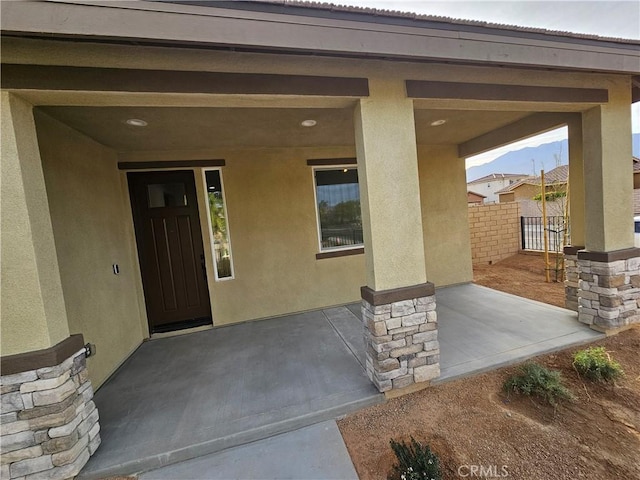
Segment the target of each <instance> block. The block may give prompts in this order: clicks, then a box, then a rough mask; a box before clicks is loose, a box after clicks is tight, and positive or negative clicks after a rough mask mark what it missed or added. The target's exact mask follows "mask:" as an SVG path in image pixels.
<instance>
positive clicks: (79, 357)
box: [0, 349, 100, 480]
mask: <svg viewBox="0 0 640 480" xmlns="http://www.w3.org/2000/svg"><path fill="white" fill-rule="evenodd" d="M3 366H4V365H3ZM3 373H4V372H3ZM0 385H1V387H0V389H1V390H0V391H1V397H2V410H1V412H2V413H1V415H0V420H1V423H2V431H1V436H0V445H1V450H2V453H1V454H0V461H1V467H0V468H1V470H0V477H1V478H2V479H3V480H4V479H6V480H9V479H25V480H36V479H48V480H56V479H66V478H72V477H74V476H76V475H77V474H78V473H79V472H80V469H81V468H82V467H83V466H84V465H85V464H86V463H87V461H88V460H89V457H90V456H91V455H93V453H94V452H95V451H96V449H97V448H98V446H99V445H100V434H99V433H98V432H99V431H100V425H99V423H98V410H97V409H96V406H95V404H94V403H93V400H92V398H93V389H92V387H91V382H90V380H89V378H88V374H87V369H86V356H85V350H84V349H82V350H79V351H77V352H76V353H74V354H72V355H71V356H69V357H68V358H66V359H65V360H64V361H62V363H60V364H58V365H54V366H50V367H43V368H36V369H34V370H27V371H21V372H19V373H12V374H8V375H3V376H1V377H0Z"/></svg>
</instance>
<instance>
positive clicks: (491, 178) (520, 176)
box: [467, 173, 527, 185]
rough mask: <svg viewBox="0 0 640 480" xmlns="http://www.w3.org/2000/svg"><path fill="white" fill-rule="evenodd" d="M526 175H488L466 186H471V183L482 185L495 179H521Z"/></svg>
mask: <svg viewBox="0 0 640 480" xmlns="http://www.w3.org/2000/svg"><path fill="white" fill-rule="evenodd" d="M526 176H527V174H526V173H490V174H489V175H485V176H484V177H480V178H476V179H475V180H472V181H470V182H467V185H471V184H472V183H483V182H487V181H491V180H495V179H496V178H500V179H502V178H515V177H518V178H522V177H526Z"/></svg>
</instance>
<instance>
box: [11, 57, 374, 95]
mask: <svg viewBox="0 0 640 480" xmlns="http://www.w3.org/2000/svg"><path fill="white" fill-rule="evenodd" d="M0 82H1V84H2V88H5V89H20V90H65V91H69V90H73V91H100V92H157V93H212V94H240V95H320V96H329V97H366V96H368V95H369V82H368V80H367V79H366V78H353V77H318V76H309V75H274V74H256V73H221V72H194V71H172V70H141V69H127V68H95V67H63V66H54V65H18V64H3V65H2V78H1V79H0Z"/></svg>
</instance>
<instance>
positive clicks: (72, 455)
mask: <svg viewBox="0 0 640 480" xmlns="http://www.w3.org/2000/svg"><path fill="white" fill-rule="evenodd" d="M32 109H33V107H32V105H30V104H28V103H26V102H24V101H23V100H21V99H20V98H18V97H16V96H14V95H12V94H10V93H8V92H2V93H1V112H2V113H1V115H2V162H1V167H0V181H1V183H2V189H1V193H0V197H1V202H2V211H1V213H0V224H1V229H2V246H1V248H0V257H1V262H2V273H1V281H2V293H1V295H0V302H1V316H2V324H1V329H2V332H1V333H2V357H1V358H0V372H1V375H2V376H0V385H1V386H2V391H1V393H0V395H1V397H2V432H1V434H0V436H1V437H2V438H1V443H2V452H0V457H1V460H2V461H1V462H0V463H1V469H0V477H2V478H3V479H4V478H6V479H13V478H25V476H31V475H32V474H37V475H39V476H40V477H42V478H48V479H51V480H55V479H64V478H71V477H74V476H75V475H77V474H78V473H79V472H80V469H81V468H82V467H83V466H84V465H85V464H86V463H87V461H88V460H89V456H90V455H91V454H93V452H94V451H95V449H96V448H98V445H99V444H100V435H99V434H98V432H99V430H100V426H99V424H98V411H97V410H96V406H95V404H94V403H93V401H92V397H93V390H92V387H91V382H90V381H89V379H88V374H87V370H86V355H85V349H84V339H83V337H82V335H81V334H79V335H69V326H68V323H67V312H66V308H65V304H64V297H63V292H62V284H61V281H60V272H59V270H58V260H57V255H56V248H55V244H54V237H53V228H52V226H51V219H50V216H49V203H48V199H47V191H46V188H45V182H44V175H43V171H42V164H41V160H40V152H39V149H38V140H37V136H36V129H35V122H34V119H33V111H32Z"/></svg>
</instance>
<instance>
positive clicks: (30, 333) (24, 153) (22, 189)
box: [0, 92, 69, 355]
mask: <svg viewBox="0 0 640 480" xmlns="http://www.w3.org/2000/svg"><path fill="white" fill-rule="evenodd" d="M32 110H33V107H32V105H30V104H28V103H27V102H25V101H23V100H22V99H20V98H18V97H16V96H15V95H13V94H10V93H8V92H2V170H1V180H2V194H1V195H2V213H1V220H0V222H1V225H2V250H1V256H2V297H1V301H2V354H3V355H11V354H16V353H24V352H28V351H31V350H38V349H42V348H48V347H51V346H53V345H55V344H57V343H58V342H60V341H62V340H64V339H65V338H67V337H69V326H68V324H67V311H66V308H65V305H64V297H63V294H62V284H61V281H60V271H59V269H58V258H57V255H56V247H55V243H54V238H53V227H52V226H51V217H50V216H49V201H48V199H47V190H46V187H45V183H44V174H43V172H42V163H41V160H40V151H39V149H38V139H37V136H36V128H35V122H34V119H33V112H32Z"/></svg>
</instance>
